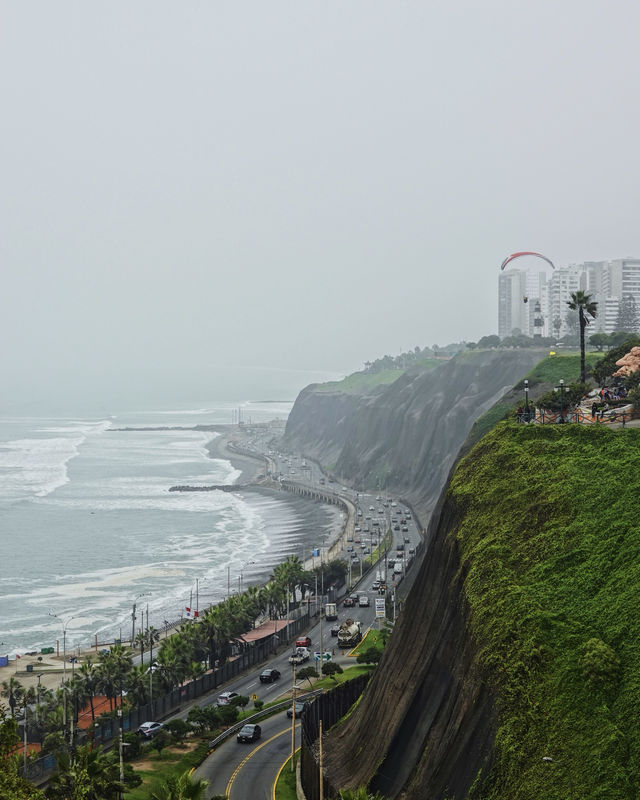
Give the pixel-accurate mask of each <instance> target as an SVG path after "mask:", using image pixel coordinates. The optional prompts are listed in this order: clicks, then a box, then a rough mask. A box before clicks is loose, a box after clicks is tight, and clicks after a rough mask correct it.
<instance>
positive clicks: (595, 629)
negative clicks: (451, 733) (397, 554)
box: [448, 422, 640, 800]
mask: <svg viewBox="0 0 640 800" xmlns="http://www.w3.org/2000/svg"><path fill="white" fill-rule="evenodd" d="M639 474H640V431H638V430H637V429H625V430H618V431H612V430H605V429H602V428H599V427H596V426H594V427H583V426H579V425H566V426H552V425H549V426H538V425H536V426H527V425H520V426H518V425H516V424H515V423H511V422H501V423H499V424H498V426H497V427H496V428H495V429H494V430H493V431H491V432H490V433H489V434H488V435H487V436H485V437H484V438H483V439H482V441H481V442H480V443H479V444H478V445H477V446H476V447H475V448H474V449H473V450H472V451H471V452H470V453H469V454H468V455H467V456H466V457H465V458H464V459H463V460H462V461H461V462H460V464H459V466H458V468H457V470H456V472H455V475H454V478H453V480H452V483H451V485H450V488H449V493H448V499H449V501H450V503H451V504H452V506H451V507H452V508H453V511H454V519H455V524H454V529H453V533H452V535H455V536H457V539H458V542H459V545H460V548H461V556H462V561H463V570H464V574H465V576H466V577H465V594H466V598H467V601H468V603H469V608H470V618H471V626H472V630H473V634H474V636H475V638H476V641H477V642H478V644H479V647H480V650H481V660H482V662H483V664H484V665H485V667H486V668H487V670H488V672H489V674H490V675H491V682H492V684H493V687H494V688H495V690H496V695H497V697H498V698H499V703H498V711H499V729H498V734H497V739H496V761H495V763H494V767H493V770H492V772H491V775H490V776H489V779H488V781H487V782H485V781H484V780H483V779H484V778H486V777H487V776H482V778H479V780H478V781H477V782H476V790H475V793H472V796H474V797H478V798H485V799H486V800H489V798H490V799H491V800H507V798H509V799H511V798H518V800H540V798H545V800H553V799H554V798H558V800H559V799H560V798H562V800H566V798H568V797H569V796H570V783H572V784H573V797H575V798H586V797H589V798H602V799H603V800H604V798H607V800H608V799H609V798H611V800H614V798H615V800H619V798H631V797H637V796H638V788H639V787H638V776H640V726H639V725H638V711H639V709H640V647H639V646H638V644H639V642H640V604H639V602H638V598H639V596H640V524H639V515H638V508H637V498H638V491H637V483H638V480H637V476H638V475H639ZM545 756H547V757H551V758H553V759H554V760H555V762H556V763H549V762H543V760H542V759H543V757H545ZM558 762H561V763H558ZM483 784H484V785H483Z"/></svg>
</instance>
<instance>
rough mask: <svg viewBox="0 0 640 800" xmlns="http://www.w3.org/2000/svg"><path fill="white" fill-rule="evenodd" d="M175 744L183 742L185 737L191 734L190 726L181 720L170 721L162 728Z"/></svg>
mask: <svg viewBox="0 0 640 800" xmlns="http://www.w3.org/2000/svg"><path fill="white" fill-rule="evenodd" d="M164 728H165V730H166V731H169V733H170V734H171V736H172V737H173V738H174V740H175V741H176V742H180V744H182V742H184V740H185V737H186V735H187V734H188V733H190V732H191V725H190V724H189V723H188V722H185V721H184V720H183V719H172V720H170V721H169V722H167V724H166V725H165V726H164Z"/></svg>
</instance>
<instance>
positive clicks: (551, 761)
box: [542, 756, 573, 800]
mask: <svg viewBox="0 0 640 800" xmlns="http://www.w3.org/2000/svg"><path fill="white" fill-rule="evenodd" d="M542 760H543V761H544V762H545V764H557V765H558V766H560V767H564V769H565V770H566V773H567V778H568V779H569V800H573V781H572V780H571V773H570V772H569V768H568V766H567V765H566V763H565V762H564V761H557V760H556V759H555V758H551V756H542Z"/></svg>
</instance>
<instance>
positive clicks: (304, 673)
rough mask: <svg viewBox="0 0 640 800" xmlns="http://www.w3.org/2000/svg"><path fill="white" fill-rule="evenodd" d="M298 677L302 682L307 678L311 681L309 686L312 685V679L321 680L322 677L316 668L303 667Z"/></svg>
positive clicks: (297, 674)
mask: <svg viewBox="0 0 640 800" xmlns="http://www.w3.org/2000/svg"><path fill="white" fill-rule="evenodd" d="M296 677H297V678H299V679H300V680H304V679H305V678H306V679H307V680H308V681H309V684H311V678H319V677H320V676H319V675H318V673H317V672H316V670H315V667H303V668H302V669H299V670H298V671H297V673H296Z"/></svg>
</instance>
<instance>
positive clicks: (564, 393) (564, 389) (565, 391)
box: [553, 378, 571, 422]
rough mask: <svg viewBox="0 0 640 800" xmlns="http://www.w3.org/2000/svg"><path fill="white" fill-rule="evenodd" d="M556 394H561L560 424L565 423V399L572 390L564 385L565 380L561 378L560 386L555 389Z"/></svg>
mask: <svg viewBox="0 0 640 800" xmlns="http://www.w3.org/2000/svg"><path fill="white" fill-rule="evenodd" d="M553 391H554V392H556V393H557V392H560V422H564V421H565V419H564V405H565V397H566V396H567V395H568V394H569V392H570V391H571V389H570V388H569V387H568V386H565V385H564V380H563V379H562V378H560V381H559V385H558V386H554V387H553Z"/></svg>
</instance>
